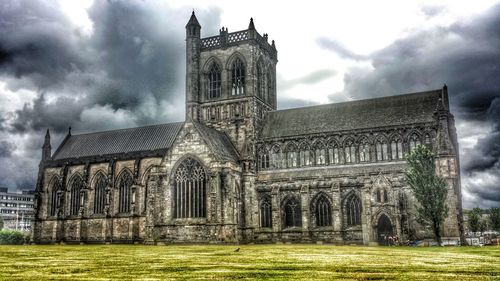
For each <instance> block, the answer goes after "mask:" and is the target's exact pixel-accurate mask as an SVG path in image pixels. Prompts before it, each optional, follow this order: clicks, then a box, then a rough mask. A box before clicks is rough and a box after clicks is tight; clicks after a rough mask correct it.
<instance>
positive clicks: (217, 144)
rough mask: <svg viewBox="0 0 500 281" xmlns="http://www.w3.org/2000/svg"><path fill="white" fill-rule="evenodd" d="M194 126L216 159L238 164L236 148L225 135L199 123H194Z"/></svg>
mask: <svg viewBox="0 0 500 281" xmlns="http://www.w3.org/2000/svg"><path fill="white" fill-rule="evenodd" d="M193 125H194V127H195V128H196V129H197V130H198V132H199V133H200V135H201V137H202V138H203V140H205V142H206V143H207V145H208V146H209V147H210V149H211V151H212V152H213V153H214V154H215V155H216V157H219V158H220V159H221V160H229V161H233V162H237V161H238V160H239V155H238V152H237V150H236V148H235V147H234V145H233V143H232V142H231V140H230V139H229V137H228V136H227V135H226V134H225V133H223V132H219V131H217V130H215V129H212V128H210V127H207V126H206V125H204V124H201V123H198V122H193Z"/></svg>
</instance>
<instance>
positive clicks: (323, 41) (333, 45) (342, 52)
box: [317, 37, 368, 60]
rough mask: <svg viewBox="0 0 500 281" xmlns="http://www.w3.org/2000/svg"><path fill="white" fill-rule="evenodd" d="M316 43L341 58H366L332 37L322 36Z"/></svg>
mask: <svg viewBox="0 0 500 281" xmlns="http://www.w3.org/2000/svg"><path fill="white" fill-rule="evenodd" d="M317 43H318V45H319V46H321V47H322V48H324V49H327V50H330V51H332V52H334V53H336V54H337V55H339V56H340V57H341V58H346V59H352V60H365V59H367V58H368V57H367V56H363V55H359V54H356V53H354V52H352V51H351V50H349V49H347V48H346V47H344V46H343V45H342V44H341V43H340V42H338V41H336V40H333V39H329V38H324V37H322V38H318V40H317Z"/></svg>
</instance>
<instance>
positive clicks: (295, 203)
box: [283, 196, 302, 228]
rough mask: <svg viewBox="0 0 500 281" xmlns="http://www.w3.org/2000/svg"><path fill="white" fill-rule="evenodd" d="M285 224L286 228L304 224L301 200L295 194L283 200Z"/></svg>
mask: <svg viewBox="0 0 500 281" xmlns="http://www.w3.org/2000/svg"><path fill="white" fill-rule="evenodd" d="M283 226H284V227H285V228H287V227H301V226H302V214H301V209H300V200H298V199H297V198H296V197H295V196H290V197H288V198H287V199H285V201H284V202H283Z"/></svg>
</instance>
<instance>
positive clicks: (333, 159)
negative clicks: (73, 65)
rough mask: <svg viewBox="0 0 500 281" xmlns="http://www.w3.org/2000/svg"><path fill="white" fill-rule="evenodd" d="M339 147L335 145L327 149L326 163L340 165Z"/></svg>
mask: <svg viewBox="0 0 500 281" xmlns="http://www.w3.org/2000/svg"><path fill="white" fill-rule="evenodd" d="M339 152H340V151H339V147H338V145H337V144H336V143H334V144H333V145H332V146H330V147H329V148H328V161H329V163H330V164H340V162H341V158H340V153H339Z"/></svg>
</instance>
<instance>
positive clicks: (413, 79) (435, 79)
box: [332, 5, 500, 204]
mask: <svg viewBox="0 0 500 281" xmlns="http://www.w3.org/2000/svg"><path fill="white" fill-rule="evenodd" d="M428 12H429V13H430V11H428ZM499 26H500V5H496V6H494V7H492V8H491V9H490V10H488V11H487V12H486V13H485V14H484V15H482V16H480V17H477V18H474V19H472V20H468V21H464V22H458V23H455V24H454V25H452V26H450V27H448V28H435V29H433V30H421V31H417V32H414V33H413V34H411V35H409V36H407V37H405V38H402V39H400V40H397V41H396V42H394V43H393V44H391V45H389V46H387V47H386V48H383V49H382V50H380V51H377V52H375V53H373V54H371V55H370V56H369V59H370V60H371V62H372V66H373V68H372V69H366V68H351V69H349V70H348V71H347V73H346V74H345V77H344V82H345V89H344V94H346V95H348V96H352V97H354V98H355V99H361V98H367V97H376V96H387V95H394V94H398V93H408V92H416V91H422V90H428V89H438V88H441V87H442V85H443V83H447V84H448V86H449V95H450V102H451V106H452V111H453V113H454V114H455V117H456V118H457V121H458V122H466V121H479V122H483V124H485V126H484V127H485V128H487V127H490V126H491V127H492V128H493V131H492V132H491V133H489V134H487V135H486V136H485V137H484V138H481V139H479V140H478V143H477V145H476V146H475V147H474V148H473V149H471V150H464V151H462V152H464V153H462V155H461V157H462V162H463V165H462V169H463V170H464V176H465V177H480V176H484V174H485V173H486V174H488V175H491V174H500V169H499V166H500V165H499V164H498V163H499V159H500V116H499V114H500V113H499V112H500V84H499V83H498V78H499V77H500V28H498V27H499ZM333 51H335V52H337V53H338V52H339V50H336V49H335V48H333ZM342 52H344V53H346V54H347V55H346V56H347V57H349V56H348V54H349V52H345V51H341V52H340V53H342ZM332 98H333V96H332ZM459 133H460V132H459ZM478 172H481V173H478ZM468 182H470V185H469V186H466V189H468V191H469V192H471V193H472V194H473V195H474V196H477V197H478V198H479V199H481V198H483V199H484V200H492V199H493V200H496V204H500V202H499V201H500V200H498V197H494V196H493V197H492V196H491V194H492V192H493V193H495V192H496V193H497V194H500V186H498V183H496V185H486V184H485V185H480V184H479V185H478V184H477V182H480V181H475V184H474V186H473V184H472V182H474V181H473V178H472V179H471V180H470V181H468ZM492 188H493V191H492Z"/></svg>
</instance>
